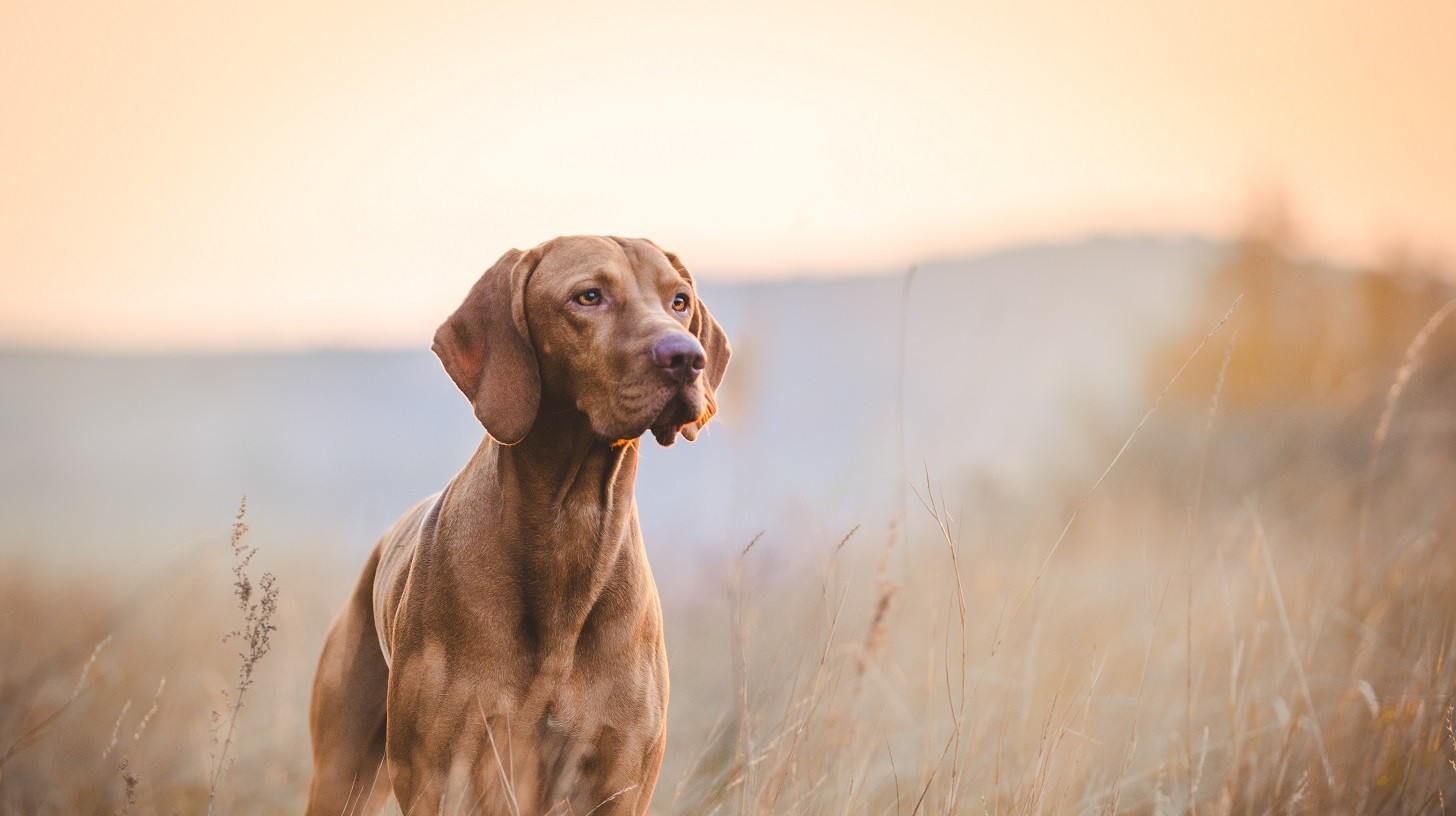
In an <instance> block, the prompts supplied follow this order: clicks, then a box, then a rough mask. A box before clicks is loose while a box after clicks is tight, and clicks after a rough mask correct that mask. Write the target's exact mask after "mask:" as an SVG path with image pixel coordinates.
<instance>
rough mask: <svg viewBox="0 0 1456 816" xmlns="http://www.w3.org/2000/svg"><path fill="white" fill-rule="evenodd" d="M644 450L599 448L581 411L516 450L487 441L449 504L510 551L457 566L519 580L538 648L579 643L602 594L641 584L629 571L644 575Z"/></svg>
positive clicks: (543, 428) (542, 425)
mask: <svg viewBox="0 0 1456 816" xmlns="http://www.w3.org/2000/svg"><path fill="white" fill-rule="evenodd" d="M637 446H638V441H637V440H630V441H627V442H625V443H624V442H616V443H614V442H612V441H610V440H604V439H602V438H601V437H599V436H597V435H596V434H595V433H593V432H592V430H591V426H590V424H589V423H588V422H587V420H586V417H585V416H583V415H581V414H580V413H577V412H575V411H571V412H566V413H558V414H552V415H543V416H541V417H539V418H538V419H537V422H536V425H535V426H534V427H533V428H532V429H531V432H530V433H529V434H527V436H526V438H525V439H523V440H521V441H520V442H518V443H517V444H515V445H509V446H507V445H502V444H500V443H499V442H496V441H495V440H493V439H490V438H488V437H487V438H486V439H485V441H483V442H482V443H481V446H480V448H479V449H478V450H477V451H476V454H475V456H474V457H473V458H472V459H471V461H470V464H469V465H467V466H466V468H465V470H464V471H462V472H461V474H460V475H459V476H458V477H457V478H456V480H455V481H454V482H453V483H452V484H451V486H450V490H449V495H448V496H447V497H446V501H447V504H449V505H454V504H457V503H458V504H459V505H462V506H466V507H468V508H470V509H469V510H468V511H467V512H465V513H460V514H454V513H449V512H448V507H447V515H450V516H453V518H452V519H450V521H454V522H457V523H458V522H459V521H460V520H462V519H472V520H478V521H483V522H485V523H488V524H489V525H491V529H492V530H493V534H492V535H491V540H494V541H496V542H510V544H509V545H507V551H501V552H493V553H486V552H480V551H478V550H476V551H473V552H472V551H471V550H472V549H473V548H470V547H468V546H467V547H465V548H462V550H461V551H459V552H456V553H453V554H452V555H453V556H454V557H452V558H451V559H450V560H451V561H453V562H454V564H455V565H456V569H458V570H460V571H461V572H463V573H472V572H475V571H477V570H484V571H490V570H500V569H503V568H506V566H505V565H511V568H513V569H515V570H519V571H520V574H519V580H518V581H517V582H516V586H518V587H519V588H520V589H521V597H520V598H519V601H520V604H521V606H522V607H523V611H524V612H526V614H527V615H528V617H529V619H530V620H531V621H532V625H533V626H534V627H539V631H538V632H537V634H538V635H539V637H540V640H541V642H544V643H551V642H567V643H569V642H574V641H575V639H576V637H577V636H578V635H579V634H580V633H581V630H582V628H583V627H584V626H585V625H586V620H587V616H588V615H589V614H590V613H591V612H592V610H593V608H594V607H595V606H596V605H597V601H598V599H599V597H600V596H601V593H602V590H603V589H604V588H605V587H606V586H607V585H608V584H609V583H610V582H612V581H614V580H635V578H634V575H635V571H634V570H631V569H629V570H627V573H633V575H629V574H627V573H624V572H623V568H624V567H627V566H633V565H636V566H639V567H641V568H644V569H645V563H644V562H645V554H643V553H642V552H641V543H640V537H639V536H638V535H637V514H636V507H635V504H634V497H633V484H634V481H635V479H636V473H637V456H638V447H637ZM450 540H453V541H471V540H477V541H478V540H481V539H480V538H477V537H475V536H471V535H469V534H467V535H464V536H460V535H452V536H451V538H450ZM624 576H625V577H624Z"/></svg>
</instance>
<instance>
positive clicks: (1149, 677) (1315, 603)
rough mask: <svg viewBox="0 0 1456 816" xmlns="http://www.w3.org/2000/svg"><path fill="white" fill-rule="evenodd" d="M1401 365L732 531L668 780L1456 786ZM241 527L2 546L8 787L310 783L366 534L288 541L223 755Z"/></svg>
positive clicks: (1123, 793)
mask: <svg viewBox="0 0 1456 816" xmlns="http://www.w3.org/2000/svg"><path fill="white" fill-rule="evenodd" d="M1210 345H1211V348H1210V349H1208V350H1207V351H1206V352H1205V353H1211V354H1214V355H1216V356H1219V357H1222V358H1223V359H1224V360H1225V363H1224V366H1225V368H1226V367H1227V362H1226V361H1227V357H1228V354H1227V353H1226V350H1227V349H1228V348H1229V347H1228V346H1222V345H1219V344H1216V343H1214V344H1210ZM1233 353H1235V354H1236V353H1237V351H1236V350H1235V351H1234V352H1233ZM1391 376H1392V377H1394V372H1392V375H1391ZM1420 377H1421V371H1420V370H1419V368H1418V367H1414V368H1413V369H1412V371H1409V372H1405V373H1403V374H1402V375H1401V380H1400V381H1399V382H1400V383H1401V384H1402V386H1404V384H1405V383H1406V381H1409V380H1411V379H1412V378H1415V379H1416V380H1419V379H1420ZM1415 392H1418V393H1421V394H1424V395H1425V396H1424V397H1421V398H1420V399H1418V400H1414V401H1412V402H1410V403H1406V402H1404V401H1402V400H1401V399H1400V397H1401V394H1400V393H1398V392H1397V393H1396V394H1395V396H1394V397H1392V398H1391V399H1389V400H1387V401H1386V403H1384V408H1385V410H1383V411H1382V412H1381V417H1380V418H1379V419H1378V420H1377V419H1376V418H1375V417H1372V416H1368V415H1367V414H1368V412H1367V414H1360V415H1358V416H1332V415H1326V414H1322V413H1318V412H1316V411H1312V410H1309V409H1298V410H1295V409H1291V410H1289V411H1284V412H1273V413H1263V414H1258V415H1255V414H1251V413H1243V414H1237V415H1229V416H1223V415H1221V414H1219V412H1218V410H1217V409H1216V403H1213V398H1214V396H1215V395H1214V394H1209V395H1208V400H1209V402H1208V403H1205V405H1204V407H1202V408H1199V409H1198V410H1193V409H1166V408H1165V409H1164V410H1163V411H1161V412H1160V413H1159V414H1157V415H1156V416H1154V417H1153V418H1152V419H1151V420H1150V421H1148V422H1147V424H1146V425H1143V426H1139V427H1140V428H1141V430H1139V431H1138V432H1137V433H1136V434H1135V435H1134V436H1135V438H1134V439H1133V443H1132V444H1131V445H1127V446H1125V447H1124V448H1123V449H1122V450H1121V451H1119V452H1118V453H1117V457H1119V458H1118V461H1117V465H1116V467H1115V468H1112V469H1110V470H1108V471H1107V472H1105V473H1103V471H1102V467H1103V466H1105V465H1106V464H1107V462H1108V461H1112V459H1113V456H1112V455H1113V453H1114V451H1118V445H1119V444H1121V443H1122V441H1123V439H1122V438H1121V437H1118V438H1114V439H1111V440H1109V443H1108V445H1107V446H1106V455H1107V458H1106V459H1104V460H1103V461H1102V462H1101V463H1099V464H1098V465H1097V466H1095V467H1089V468H1088V469H1087V471H1086V473H1084V474H1083V475H1081V476H1080V477H1077V478H1071V477H1069V481H1068V483H1067V484H1066V485H1065V486H1064V489H1050V488H1049V489H1048V490H1047V492H1046V495H1045V496H1043V497H1040V498H1038V497H1032V496H1027V497H1018V498H1017V500H1016V501H1008V500H1007V498H1006V497H986V496H984V495H982V494H980V493H977V492H976V491H975V490H972V489H968V488H967V489H961V488H953V487H950V486H947V485H941V484H938V483H935V482H933V481H931V480H928V479H927V480H925V482H924V483H923V484H919V485H917V486H916V493H917V494H918V495H919V497H920V501H921V504H922V508H921V510H919V511H918V512H911V513H910V517H909V518H908V519H905V520H902V521H901V522H900V523H898V524H897V525H895V526H894V527H893V528H891V529H880V530H878V531H872V530H868V529H861V530H858V531H850V534H849V535H845V536H843V538H842V540H841V539H840V538H839V537H836V538H834V539H832V540H828V541H825V542H822V543H818V544H816V543H815V542H804V543H803V548H805V549H809V550H812V549H813V548H815V547H818V548H819V550H818V551H819V555H818V556H817V558H816V559H814V560H815V563H814V564H813V565H812V567H810V568H807V569H800V568H797V567H796V568H792V569H790V568H786V567H785V566H784V565H785V564H786V563H790V562H793V561H794V559H793V558H792V557H790V554H787V553H783V552H776V551H774V550H773V549H771V548H765V547H762V546H752V545H750V546H748V547H746V548H745V550H744V552H743V553H742V554H740V555H737V556H736V557H734V558H732V559H730V560H728V562H727V563H725V564H724V566H723V569H722V573H721V574H722V575H723V576H724V577H723V580H722V585H721V587H720V588H721V590H722V591H721V592H718V593H715V592H712V591H704V592H700V593H695V594H694V593H672V594H671V596H670V597H693V598H695V600H692V601H684V602H681V603H679V604H678V605H676V606H671V607H669V608H668V609H667V612H666V614H667V618H668V627H669V633H668V635H669V648H670V653H671V660H672V667H673V695H674V697H673V705H672V712H671V726H670V733H669V740H670V744H669V751H668V754H669V755H668V761H667V764H666V766H665V767H664V773H663V777H662V780H661V782H660V784H659V788H658V794H657V797H656V800H655V805H654V812H657V813H674V814H704V815H706V814H895V816H916V814H949V813H994V814H1022V813H1024V814H1062V813H1098V814H1101V813H1179V814H1206V815H1207V816H1212V815H1213V814H1231V813H1249V814H1265V813H1268V814H1282V813H1361V814H1379V813H1411V814H1415V813H1431V814H1436V813H1445V812H1448V811H1452V812H1456V734H1453V722H1452V718H1453V713H1452V707H1453V702H1456V697H1453V692H1456V670H1453V660H1452V658H1453V657H1456V654H1453V649H1456V589H1453V588H1456V504H1453V499H1456V405H1453V404H1452V403H1451V402H1450V398H1451V396H1450V395H1449V394H1446V395H1445V397H1444V398H1443V399H1444V400H1445V401H1442V399H1438V398H1437V397H1440V395H1441V394H1443V393H1444V390H1443V389H1440V388H1434V389H1433V388H1426V389H1424V390H1420V389H1416V390H1415ZM1432 395H1435V396H1432ZM1209 405H1214V406H1215V407H1214V408H1210V407H1209ZM1377 425H1378V427H1379V428H1380V431H1379V434H1380V436H1379V445H1380V446H1381V448H1380V453H1379V456H1378V457H1374V461H1373V462H1372V449H1373V446H1374V444H1375V439H1376V429H1377ZM1130 430H1131V429H1125V430H1124V432H1123V433H1124V434H1126V433H1127V432H1128V431H1130ZM1098 473H1103V478H1101V479H1099V478H1097V474H1098ZM1094 483H1098V487H1097V489H1096V490H1095V491H1094V492H1092V493H1090V494H1089V493H1088V489H1089V487H1091V486H1092V485H1093V484H1094ZM1058 497H1060V498H1058ZM1068 497H1070V498H1068ZM1084 497H1085V498H1084ZM1074 514H1075V521H1074V523H1073V522H1071V520H1072V519H1073V517H1074ZM1357 539H1363V545H1362V544H1360V543H1358V541H1357ZM234 543H236V542H234ZM258 543H260V544H261V546H262V548H263V556H267V555H268V553H269V550H268V547H269V544H268V542H267V541H266V539H265V540H263V541H261V542H258ZM1357 547H1358V549H1357ZM1357 552H1358V553H1360V554H1359V555H1358V556H1357V554H1356V553H1357ZM228 554H229V553H228V550H227V547H226V542H225V541H219V542H210V543H207V544H206V545H205V546H200V547H199V548H196V549H193V550H191V551H190V554H188V555H187V556H186V557H183V558H179V559H177V561H176V562H175V563H173V564H171V565H167V566H165V567H163V568H160V569H153V570H152V572H151V573H150V576H149V577H145V578H143V579H135V578H132V579H127V580H121V579H118V578H117V577H116V576H113V575H104V574H103V575H84V574H70V575H67V576H58V575H55V574H54V573H51V572H47V571H43V570H37V569H31V568H26V567H25V565H24V564H21V563H14V564H10V565H8V567H9V568H8V569H6V570H5V571H4V572H3V573H0V597H3V606H0V653H3V654H4V655H6V657H5V660H4V661H3V663H0V756H3V757H5V759H4V760H3V762H0V813H106V812H125V813H135V814H145V813H174V812H176V813H197V812H201V811H203V810H205V809H207V808H208V806H209V796H210V793H212V792H213V791H214V789H215V788H214V782H215V773H216V770H215V769H216V768H218V767H220V764H226V763H228V762H232V761H235V763H236V764H235V765H234V766H233V768H232V770H231V771H229V774H228V777H227V780H228V781H227V784H225V785H222V786H221V787H220V788H217V789H216V792H217V800H216V807H215V809H216V810H217V811H219V812H224V813H270V812H296V811H297V810H299V809H300V808H301V804H302V796H303V792H304V790H305V788H306V780H307V774H308V765H307V763H308V747H307V735H306V726H305V723H304V720H305V711H306V694H307V687H308V682H309V678H310V676H311V673H312V669H313V663H314V659H315V656H316V654H317V649H318V645H319V641H320V639H321V636H322V631H323V628H324V627H325V625H326V624H327V621H328V620H329V618H330V616H331V615H332V612H333V610H334V608H336V606H337V604H338V602H339V601H340V600H341V599H342V597H343V594H344V592H345V591H346V588H347V585H348V583H349V581H351V580H352V578H353V567H352V565H351V566H350V568H349V569H347V570H339V569H337V568H335V567H332V566H331V567H330V568H329V569H328V570H322V569H319V568H318V567H316V566H315V567H309V566H306V565H304V564H302V563H298V562H293V563H289V562H284V563H280V564H277V565H276V566H277V570H278V572H279V573H280V575H281V580H280V582H281V583H282V584H283V585H284V586H286V587H289V588H290V592H289V593H285V594H284V595H283V596H282V597H281V598H279V599H278V604H279V605H278V607H277V609H276V611H275V612H274V613H270V618H269V621H270V622H269V623H268V625H269V626H272V625H275V624H274V623H273V622H275V621H276V626H277V630H276V631H273V630H271V629H269V630H267V631H266V633H265V636H266V637H268V638H270V641H271V648H273V649H274V651H276V652H277V654H276V655H275V656H273V657H270V658H269V660H268V661H267V662H265V663H263V664H261V665H262V667H261V669H259V671H258V673H257V674H256V675H253V674H252V673H251V669H252V668H253V667H256V666H257V665H258V664H257V661H256V660H254V661H253V665H252V667H250V668H249V669H248V672H249V673H248V676H247V677H245V678H243V682H245V684H246V685H245V686H244V688H245V689H247V693H248V701H249V704H248V706H247V707H246V708H242V709H239V710H235V712H234V713H235V715H236V716H235V717H234V716H233V715H232V714H225V716H227V717H228V718H229V723H230V725H229V728H231V727H233V726H234V725H235V727H236V732H235V733H234V734H233V736H232V737H231V739H230V740H228V741H227V742H226V743H224V746H225V747H229V746H230V747H229V750H230V753H228V754H227V756H221V755H220V754H219V755H217V757H216V761H210V760H209V756H210V754H218V752H217V747H216V746H215V745H213V744H212V743H211V742H210V737H209V727H208V712H209V711H213V710H218V711H222V712H228V711H230V709H229V708H228V707H227V706H228V705H229V699H225V698H224V697H223V695H222V694H221V692H220V690H221V689H223V688H232V689H234V692H235V693H237V690H238V688H239V686H238V682H239V679H238V678H237V676H236V675H237V671H238V655H235V654H230V651H231V650H230V649H229V648H228V647H225V646H223V645H221V644H219V643H218V639H219V637H220V636H221V635H222V633H223V632H225V631H228V630H229V629H233V628H236V627H237V618H238V611H237V609H236V607H235V606H234V607H229V605H228V600H229V599H228V598H227V597H226V595H227V593H226V586H227V573H228V565H227V564H226V563H224V560H223V559H224V558H225V557H226V556H227V555H228ZM263 556H260V558H261V557H263ZM293 587H299V588H309V589H308V590H307V591H304V590H303V589H300V591H298V592H293V591H292V589H291V588H293ZM709 589H711V588H709ZM255 602H256V599H255ZM248 606H249V604H248V603H247V602H245V603H244V607H245V609H244V613H245V614H246V613H247V607H248ZM256 620H257V619H256V617H255V618H254V619H253V621H254V623H256ZM98 644H100V645H98ZM249 654H256V650H253V651H251V652H250V650H249V649H248V648H247V647H246V646H245V648H244V655H243V658H244V660H245V661H246V660H247V657H248V655H249ZM229 678H233V679H229ZM230 699H231V701H232V702H234V703H236V702H237V701H238V699H239V698H238V697H236V696H234V697H232V698H230ZM1448 799H1450V800H1451V801H1450V802H1449V803H1448V801H1447V800H1448Z"/></svg>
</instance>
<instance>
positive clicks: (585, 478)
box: [308, 237, 729, 816]
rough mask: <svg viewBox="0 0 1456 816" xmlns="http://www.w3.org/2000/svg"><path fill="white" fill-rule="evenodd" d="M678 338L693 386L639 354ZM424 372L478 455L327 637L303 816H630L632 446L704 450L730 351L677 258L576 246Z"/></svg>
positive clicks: (652, 691)
mask: <svg viewBox="0 0 1456 816" xmlns="http://www.w3.org/2000/svg"><path fill="white" fill-rule="evenodd" d="M588 288H595V289H596V290H597V291H598V293H599V294H600V296H601V302H599V303H595V304H591V305H583V304H582V303H581V302H580V301H579V300H578V298H581V299H582V300H590V297H586V296H583V295H581V292H583V291H585V290H586V289H588ZM682 296H686V299H687V301H688V308H687V309H686V310H685V311H679V310H678V309H677V308H676V305H677V303H678V301H677V300H676V298H678V297H682ZM684 334H687V335H690V336H691V337H692V338H694V339H695V340H696V341H697V344H700V347H701V350H702V352H703V355H702V357H700V358H699V365H700V367H701V369H702V371H701V375H699V374H697V373H695V372H692V371H688V372H685V373H680V374H679V375H678V376H676V377H673V376H668V375H666V374H664V370H665V369H664V368H663V364H662V363H661V362H654V360H653V357H654V352H653V348H654V343H656V342H660V341H661V340H662V338H664V337H673V338H675V342H678V343H691V341H688V340H686V339H685V338H684V337H683V336H682V335H684ZM695 347H697V346H696V344H695ZM435 352H436V354H437V355H439V357H440V359H441V361H442V363H443V364H444V366H445V369H446V371H447V372H448V373H449V374H450V377H451V379H453V380H454V381H455V383H456V385H458V386H459V387H460V389H461V391H463V392H464V393H465V394H466V396H467V397H469V398H470V401H471V403H472V406H473V407H474V409H475V413H476V415H477V416H478V417H479V418H480V420H481V422H482V424H483V425H484V426H485V428H486V430H487V431H488V436H486V438H485V439H484V440H483V441H482V443H481V445H480V447H479V448H478V449H477V450H476V452H475V455H474V456H473V457H472V458H471V460H470V462H469V463H468V464H467V465H466V466H465V468H464V470H462V471H461V472H460V473H459V474H458V475H457V476H456V477H455V479H454V480H452V481H451V482H450V483H449V485H448V486H447V487H446V488H445V490H444V491H443V492H442V493H440V494H438V495H436V496H434V497H431V498H428V499H425V500H424V501H422V502H421V503H420V504H418V505H417V506H416V507H415V508H414V509H412V510H411V511H410V512H408V513H406V514H405V515H404V516H403V517H402V518H400V520H399V521H397V522H396V523H395V525H394V526H393V527H392V528H391V529H390V530H389V531H388V532H387V533H386V534H385V536H384V537H383V539H381V541H380V542H379V544H378V546H377V547H376V548H375V550H374V552H373V554H372V555H371V556H370V558H369V561H368V563H367V564H366V565H365V568H364V572H363V574H362V575H361V576H360V579H359V583H358V585H357V586H356V588H355V590H354V592H353V594H352V595H351V597H350V599H349V601H348V603H347V604H346V605H345V607H344V609H343V610H342V611H341V612H340V613H339V616H338V618H337V619H336V620H335V621H334V623H333V626H332V628H331V629H330V631H329V635H328V638H327V640H326V642H325V644H324V650H323V656H322V657H321V659H320V661H319V668H318V674H317V677H316V679H315V682H314V694H313V702H312V706H311V709H310V712H309V721H310V727H311V731H312V734H313V745H314V778H313V783H312V786H311V789H310V793H309V804H308V813H310V814H318V815H319V816H323V815H324V814H327V816H338V814H352V813H375V812H377V811H378V810H379V809H380V808H381V807H382V806H383V805H384V803H385V802H386V800H387V799H388V796H389V794H390V793H391V792H392V793H393V794H394V795H395V797H396V798H397V799H398V801H399V804H400V806H401V808H402V809H403V811H404V812H405V813H407V814H412V816H414V815H417V814H429V813H485V814H512V816H528V815H534V814H546V813H551V814H566V813H575V814H578V816H581V814H586V813H589V812H590V813H593V814H600V815H601V816H607V815H608V814H638V816H640V814H643V813H645V812H646V810H647V807H648V804H649V802H650V801H651V799H652V791H653V787H654V786H655V784H656V781H657V774H658V770H659V767H660V765H661V762H662V753H663V747H664V740H665V735H666V725H667V697H668V676H667V656H666V652H665V650H664V646H663V637H662V612H661V609H660V607H659V604H658V597H657V589H656V586H655V584H654V583H653V579H652V573H651V571H650V569H649V568H648V564H647V558H646V553H645V551H644V549H643V545H642V537H641V534H640V531H639V529H638V524H637V512H636V504H635V501H634V498H633V482H634V478H635V474H636V470H637V458H638V442H639V437H640V436H641V435H642V434H643V433H644V432H646V431H648V430H651V431H652V432H653V434H654V436H656V437H657V439H658V441H659V442H661V443H662V444H671V443H672V441H673V438H674V437H675V436H676V434H677V433H679V432H681V433H682V434H683V435H684V436H685V437H687V438H689V439H694V438H696V436H697V434H698V432H699V431H700V430H701V428H702V426H703V425H704V424H705V423H706V422H707V421H708V419H709V418H711V417H712V415H713V413H714V412H715V411H716V402H715V399H714V389H715V388H716V387H717V385H718V383H719V382H720V381H721V379H722V376H723V370H724V368H725V367H726V366H727V362H728V357H729V348H728V344H727V341H726V339H725V338H724V336H723V332H722V330H721V329H720V328H719V326H718V324H717V323H716V321H714V320H713V318H712V316H711V315H710V314H709V313H708V312H707V310H706V308H705V307H703V305H702V303H701V302H700V301H698V299H697V296H696V291H695V290H694V288H693V282H692V278H691V276H690V275H689V274H688V272H687V270H686V269H685V268H684V267H683V265H682V263H681V262H680V261H678V259H677V258H676V256H674V255H672V254H671V253H666V252H663V251H662V250H661V249H659V248H658V247H657V246H656V245H655V244H653V243H651V242H650V241H644V240H624V239H618V238H601V237H568V238H557V239H553V240H551V241H548V242H546V243H544V244H542V245H540V246H538V247H535V248H534V249H531V250H529V251H526V252H521V251H518V250H512V251H511V252H508V253H506V255H505V256H504V257H502V258H501V260H500V261H499V262H497V263H496V265H495V266H493V267H492V268H491V269H490V270H488V271H487V272H486V273H485V275H484V276H482V277H481V279H480V281H479V282H477V283H476V284H475V286H474V287H473V288H472V289H471V292H470V294H469V295H468V296H467V298H466V300H465V302H464V303H463V304H462V305H461V307H460V309H459V310H457V311H456V313H455V314H454V315H452V316H451V317H450V319H449V320H447V321H446V322H445V324H444V325H442V326H441V327H440V330H439V332H437V334H436V337H435ZM704 363H705V364H704Z"/></svg>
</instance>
